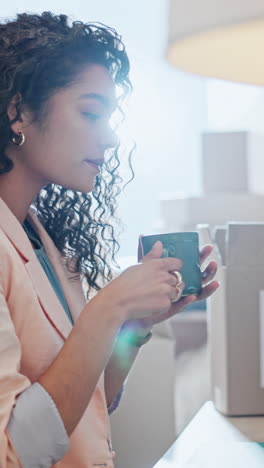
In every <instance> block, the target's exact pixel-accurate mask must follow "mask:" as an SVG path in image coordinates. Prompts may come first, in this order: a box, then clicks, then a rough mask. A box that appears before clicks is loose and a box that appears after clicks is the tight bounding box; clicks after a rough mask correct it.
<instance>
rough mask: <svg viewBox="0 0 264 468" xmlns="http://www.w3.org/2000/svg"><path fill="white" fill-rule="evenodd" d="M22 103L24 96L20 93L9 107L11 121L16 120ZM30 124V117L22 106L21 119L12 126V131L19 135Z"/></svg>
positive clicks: (8, 113) (13, 98)
mask: <svg viewBox="0 0 264 468" xmlns="http://www.w3.org/2000/svg"><path fill="white" fill-rule="evenodd" d="M21 102H22V96H21V94H20V93H17V94H15V95H14V96H13V97H12V99H11V101H10V103H9V104H8V107H7V115H8V118H9V120H10V121H12V120H14V118H15V117H16V115H17V105H18V104H19V103H21ZM27 123H28V115H27V113H26V112H25V111H24V110H23V108H22V106H21V107H20V109H19V119H18V120H17V121H16V122H15V123H13V124H12V125H11V129H12V130H13V132H14V133H18V132H19V131H21V130H22V128H23V127H25V126H26V124H27Z"/></svg>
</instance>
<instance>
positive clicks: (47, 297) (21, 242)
mask: <svg viewBox="0 0 264 468" xmlns="http://www.w3.org/2000/svg"><path fill="white" fill-rule="evenodd" d="M0 213H1V216H0V228H1V229H2V230H3V231H4V232H5V234H6V236H7V237H8V238H9V240H10V241H11V243H12V244H13V245H14V247H15V249H16V250H17V251H18V253H19V254H20V256H21V257H22V258H23V259H24V262H25V267H26V270H27V272H28V274H29V276H30V279H31V281H32V283H33V284H34V288H35V290H36V293H37V296H38V298H39V301H40V303H41V305H42V308H43V310H44V312H45V314H46V315H47V317H48V318H49V320H50V321H51V322H52V324H53V325H54V326H55V328H56V329H57V331H58V332H59V333H60V334H61V335H62V337H63V338H67V336H68V335H69V333H70V331H71V329H72V326H71V323H70V321H69V319H68V317H67V315H66V313H65V311H64V309H63V307H62V305H61V303H60V301H59V300H58V298H57V296H56V294H55V292H54V289H53V287H52V286H51V284H50V282H49V280H48V278H47V276H46V274H45V272H44V270H43V268H42V267H41V265H40V264H39V260H38V258H37V256H36V254H35V252H34V249H33V247H32V245H31V242H30V241H29V239H28V237H27V235H26V233H25V231H24V229H23V227H22V225H21V224H20V222H19V221H18V219H17V218H16V217H15V216H14V214H13V213H12V211H11V210H10V209H9V208H8V206H7V205H6V203H5V202H4V201H3V199H1V198H0ZM27 219H28V221H29V222H30V223H31V224H32V225H33V227H34V228H35V230H36V231H37V232H38V234H39V236H40V238H41V241H42V243H43V246H44V249H45V252H46V254H47V255H48V257H49V260H50V262H51V264H52V266H53V268H54V270H55V273H56V274H57V277H58V279H59V281H60V284H61V286H62V289H63V292H64V294H65V298H66V301H67V303H68V306H69V309H70V311H71V314H72V317H73V320H74V321H76V320H77V318H78V316H79V314H80V312H81V310H82V309H83V308H84V306H85V304H86V300H85V296H84V292H83V289H82V284H81V281H80V279H77V280H76V279H73V276H74V275H73V274H72V273H70V272H69V271H68V270H67V268H66V265H65V259H64V257H63V256H62V254H61V253H60V252H59V250H58V249H57V248H56V246H55V244H54V242H53V240H52V239H51V237H50V236H49V235H48V233H47V231H46V230H45V228H44V227H43V226H42V224H41V222H40V221H39V219H38V218H37V216H36V214H34V210H33V209H30V211H29V212H28V215H27Z"/></svg>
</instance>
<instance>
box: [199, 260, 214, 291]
mask: <svg viewBox="0 0 264 468" xmlns="http://www.w3.org/2000/svg"><path fill="white" fill-rule="evenodd" d="M216 272H217V263H216V262H214V261H213V260H212V261H211V262H210V263H209V265H208V266H207V267H206V269H205V270H204V271H203V272H202V275H201V276H202V284H203V286H205V285H206V284H208V283H209V281H212V279H213V278H214V276H215V274H216Z"/></svg>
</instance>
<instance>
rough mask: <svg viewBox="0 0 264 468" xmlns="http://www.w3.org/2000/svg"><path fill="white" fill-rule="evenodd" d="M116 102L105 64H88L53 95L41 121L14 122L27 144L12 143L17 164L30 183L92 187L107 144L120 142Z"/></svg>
mask: <svg viewBox="0 0 264 468" xmlns="http://www.w3.org/2000/svg"><path fill="white" fill-rule="evenodd" d="M115 107H116V95H115V85H114V83H113V81H112V78H111V77H110V75H109V73H108V71H107V70H106V68H104V67H103V66H100V65H90V66H87V68H85V70H84V71H83V72H82V73H81V74H80V76H79V78H78V81H76V82H75V83H74V84H73V85H71V86H69V87H67V88H64V89H61V90H59V91H58V92H56V93H55V94H54V95H53V96H51V97H50V99H49V102H48V113H47V115H46V118H45V122H44V123H43V124H42V125H41V126H40V125H39V124H38V123H30V122H29V121H26V119H25V118H24V120H23V121H22V124H21V122H16V123H15V124H14V125H13V126H12V128H13V130H14V131H16V133H17V132H18V131H19V130H22V131H23V133H24V135H25V143H24V144H23V146H21V147H16V148H14V149H16V150H17V151H16V152H17V154H16V155H15V158H13V161H14V163H15V168H16V169H19V168H21V166H23V167H22V170H23V172H24V174H25V171H26V174H28V176H29V183H30V181H32V182H33V181H34V182H33V183H35V185H39V186H40V188H42V187H43V186H44V185H46V184H48V183H55V184H58V185H62V186H63V187H65V188H67V189H71V190H76V191H80V192H90V191H92V190H93V187H94V180H95V176H96V174H98V172H99V170H100V166H101V165H102V163H103V160H104V154H105V151H106V149H108V148H111V147H114V146H115V145H116V144H117V141H116V136H115V134H114V133H113V131H112V129H111V128H110V126H109V119H110V116H111V114H112V112H113V111H114V109H115ZM22 119H23V116H22ZM16 166H17V167H16ZM18 166H19V167H18ZM15 168H14V169H15Z"/></svg>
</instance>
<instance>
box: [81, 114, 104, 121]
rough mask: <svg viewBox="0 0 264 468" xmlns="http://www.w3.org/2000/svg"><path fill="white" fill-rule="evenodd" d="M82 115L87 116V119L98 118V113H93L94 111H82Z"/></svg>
mask: <svg viewBox="0 0 264 468" xmlns="http://www.w3.org/2000/svg"><path fill="white" fill-rule="evenodd" d="M82 114H83V115H85V117H87V118H88V119H90V120H93V121H95V120H99V119H100V117H101V116H100V115H99V114H95V113H94V112H82Z"/></svg>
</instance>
